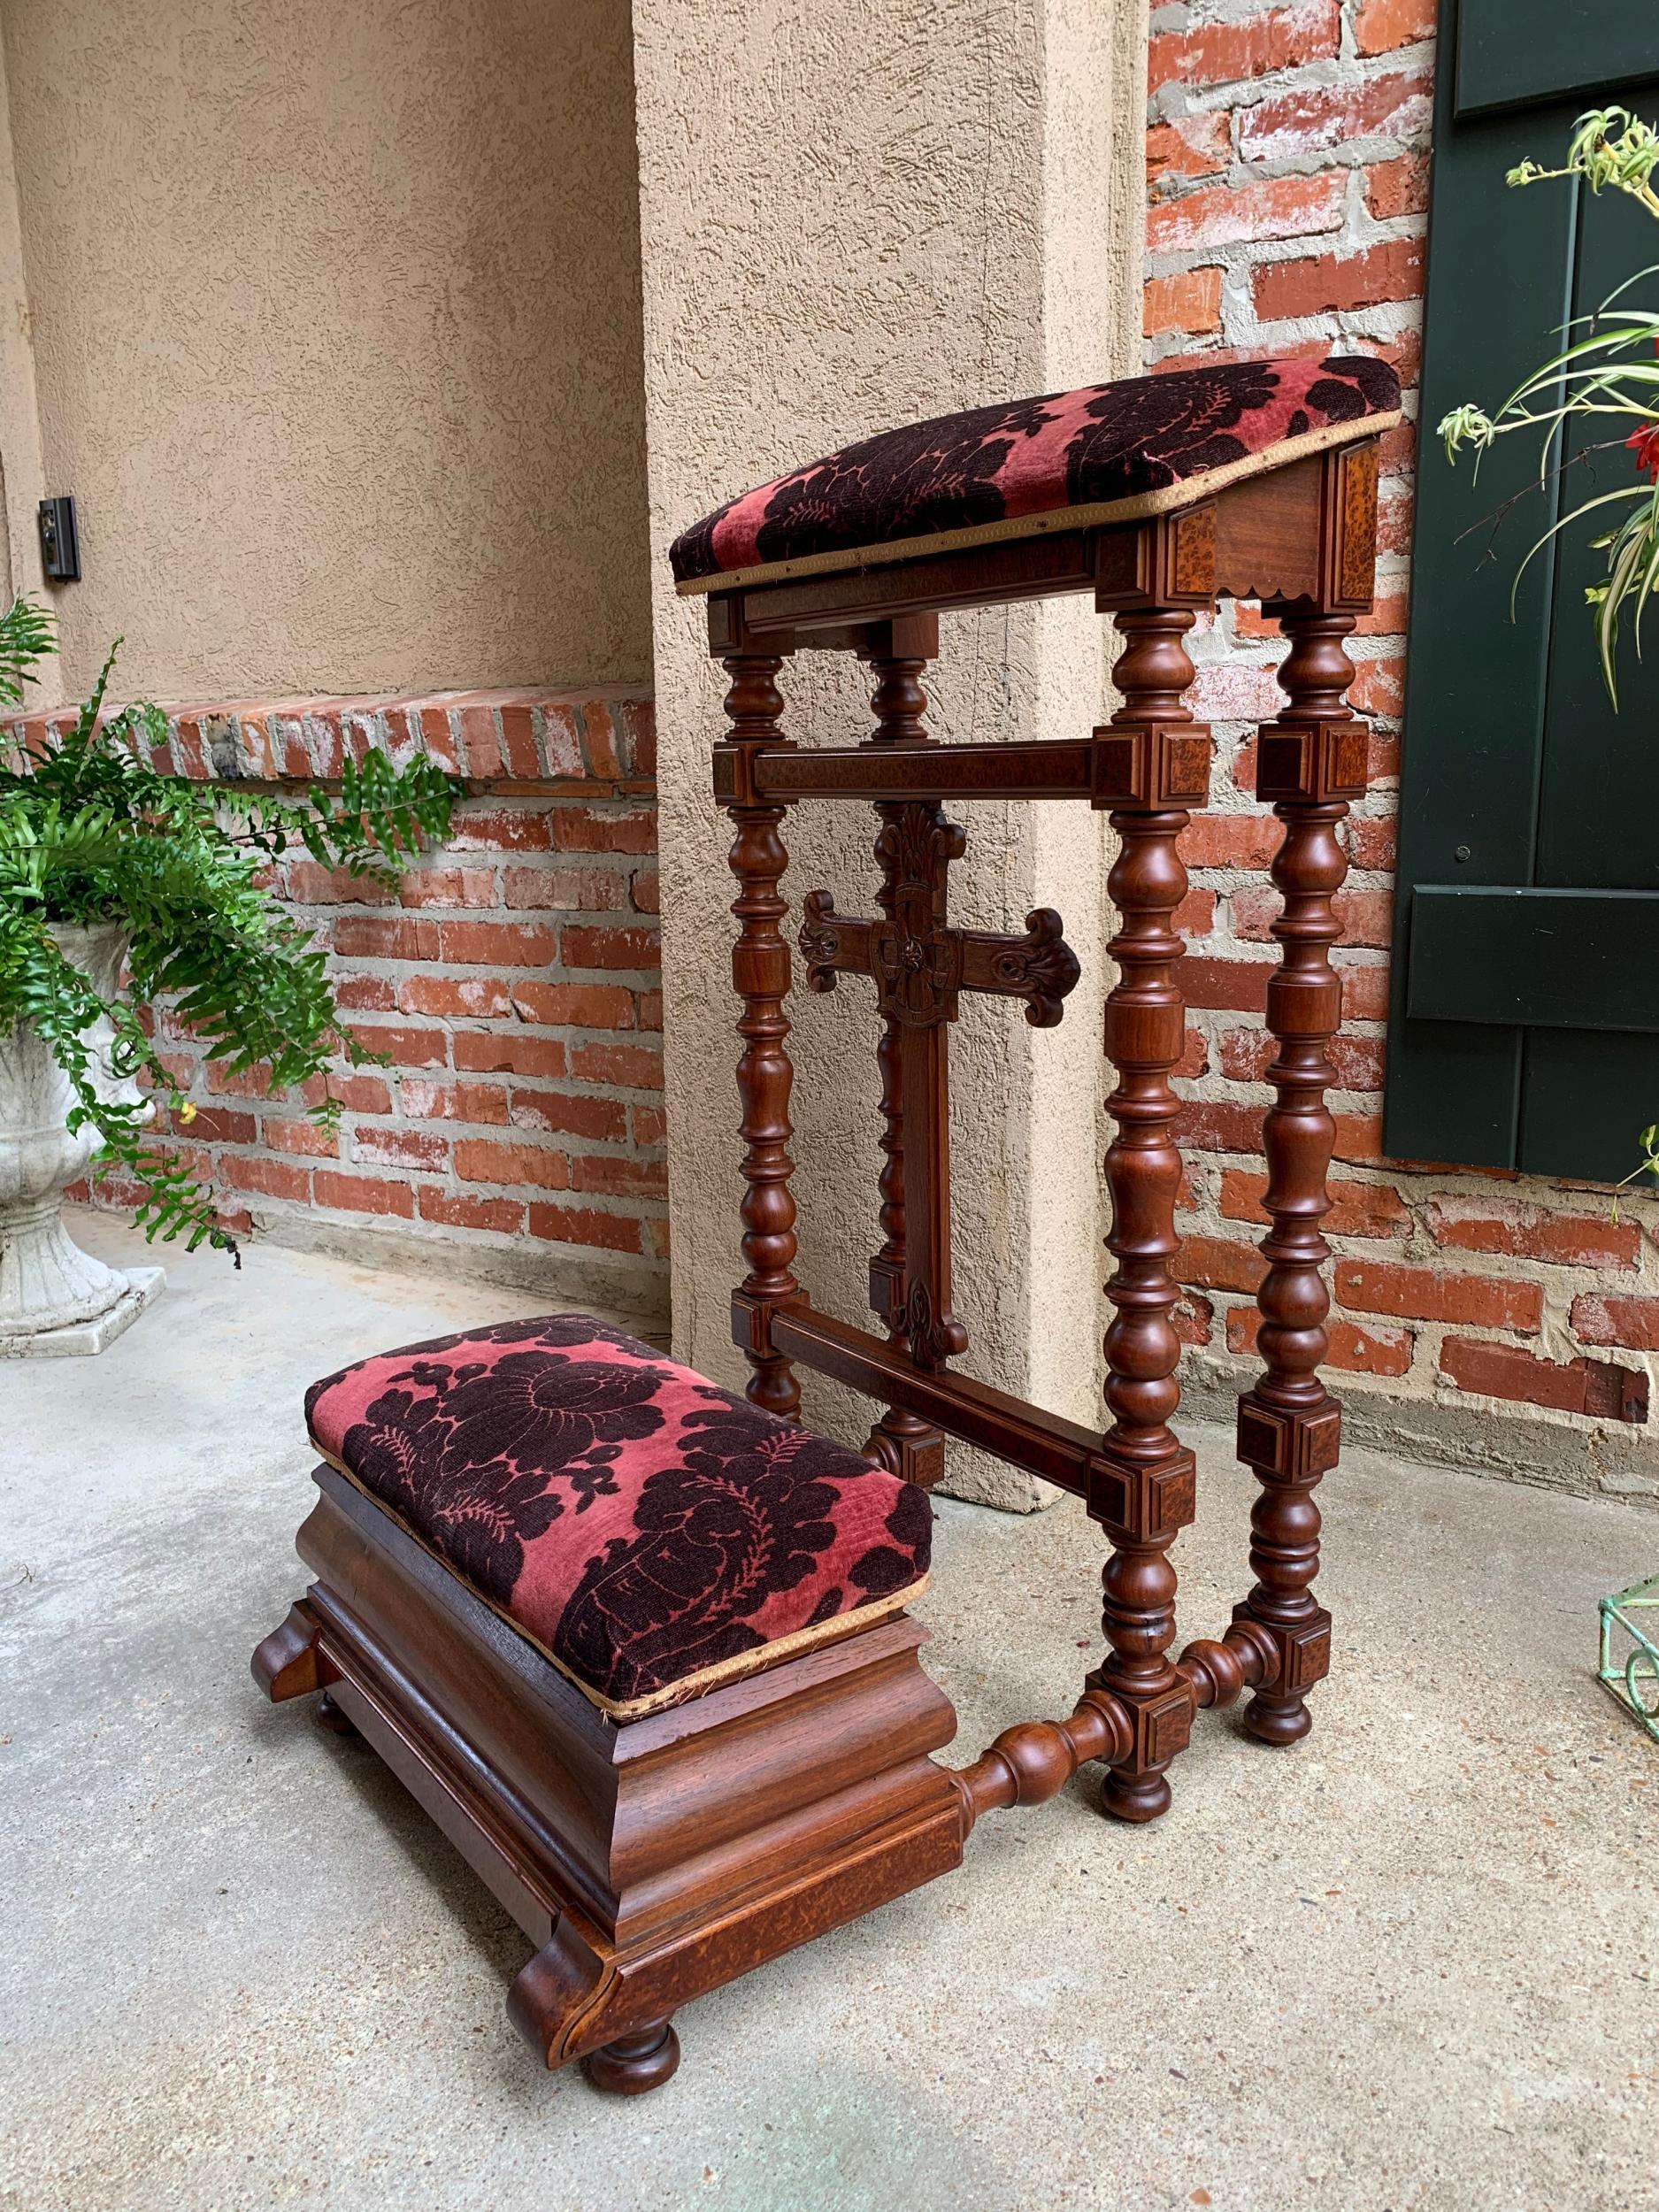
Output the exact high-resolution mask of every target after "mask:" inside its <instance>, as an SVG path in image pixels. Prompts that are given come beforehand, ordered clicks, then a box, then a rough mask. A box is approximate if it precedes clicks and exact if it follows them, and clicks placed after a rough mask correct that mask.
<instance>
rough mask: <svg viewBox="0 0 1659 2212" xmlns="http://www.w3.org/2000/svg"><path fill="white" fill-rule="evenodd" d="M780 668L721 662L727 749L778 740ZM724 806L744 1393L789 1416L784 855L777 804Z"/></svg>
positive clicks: (791, 1230)
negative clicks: (778, 1316)
mask: <svg viewBox="0 0 1659 2212" xmlns="http://www.w3.org/2000/svg"><path fill="white" fill-rule="evenodd" d="M782 665H783V663H782V661H781V659H780V658H779V657H777V656H775V655H763V654H753V653H743V654H734V655H733V656H731V657H728V658H727V659H726V662H725V663H724V666H725V668H726V672H727V674H728V675H729V676H730V677H731V679H732V687H731V689H730V691H728V692H727V694H726V713H727V715H728V716H729V717H730V718H731V723H732V741H733V744H734V745H742V746H745V747H747V748H749V749H757V748H758V747H761V746H766V745H779V744H781V743H783V741H784V738H783V733H782V731H781V730H780V727H779V720H778V718H779V717H780V714H781V713H782V711H783V696H782V694H781V693H780V691H779V689H778V687H777V684H776V682H775V681H774V678H775V677H776V675H777V673H778V671H779V670H780V668H781V667H782ZM727 812H728V813H729V815H730V816H731V818H732V821H733V825H734V826H735V827H736V830H737V837H736V840H735V841H734V842H733V847H732V850H731V855H730V860H729V865H730V867H731V870H732V873H733V875H734V876H735V877H736V878H737V881H738V895H737V897H736V899H735V901H734V902H733V907H732V911H733V914H734V915H735V916H736V917H737V919H738V923H739V934H738V941H737V943H736V944H735V945H734V946H733V949H732V980H733V984H734V986H735V987H736V989H737V992H738V995H739V996H740V997H741V999H742V1001H743V1015H742V1018H741V1021H740V1022H739V1023H738V1025H737V1032H738V1034H739V1036H740V1037H741V1038H742V1040H743V1055H742V1058H741V1060H740V1061H739V1063H738V1069H737V1087H738V1091H739V1094H741V1099H742V1102H743V1118H742V1122H741V1134H742V1138H743V1142H744V1145H745V1148H746V1149H745V1151H744V1154H743V1181H744V1184H745V1186H746V1187H745V1191H744V1195H743V1204H742V1219H743V1257H744V1259H745V1260H746V1261H747V1263H748V1265H749V1272H748V1274H747V1275H746V1276H745V1277H744V1279H743V1282H742V1286H741V1288H740V1290H739V1291H738V1293H737V1297H736V1301H735V1304H736V1307H737V1308H738V1309H739V1310H747V1313H748V1317H749V1340H748V1342H747V1344H746V1345H745V1347H744V1349H745V1351H746V1354H747V1356H748V1359H749V1366H750V1368H751V1369H752V1373H751V1374H750V1376H749V1384H748V1394H749V1397H750V1398H751V1399H752V1400H753V1402H755V1404H756V1405H757V1406H764V1408H765V1409H766V1411H767V1412H768V1413H777V1414H782V1415H785V1416H787V1415H789V1414H792V1413H794V1412H795V1410H796V1409H797V1408H798V1407H799V1405H800V1403H801V1386H800V1385H799V1383H797V1382H796V1380H795V1370H794V1369H793V1368H792V1367H791V1366H790V1364H789V1363H788V1361H787V1359H785V1358H783V1357H782V1356H780V1354H779V1353H776V1352H774V1351H773V1350H772V1346H771V1317H772V1313H773V1312H774V1311H775V1310H777V1308H778V1307H779V1306H780V1305H787V1303H788V1302H790V1300H792V1299H794V1298H795V1297H798V1296H799V1294H800V1285H799V1284H798V1283H797V1282H796V1281H795V1275H794V1273H793V1268H794V1264H795V1200H794V1198H793V1197H792V1196H791V1194H790V1191H789V1178H790V1176H791V1175H792V1174H793V1173H794V1172H795V1163H794V1161H793V1160H792V1159H791V1158H790V1156H789V1139H790V1137H791V1136H792V1135H793V1134H794V1131H793V1129H792V1127H791V1125H790V1121H789V1091H790V1087H791V1085H792V1083H793V1081H794V1078H795V1071H794V1069H793V1067H792V1066H791V1064H790V1061H789V1055H788V1052H787V1049H786V1041H787V1038H788V1035H789V1017H788V1016H787V1014H786V1013H785V1011H784V1001H785V1000H786V999H787V996H788V994H789V948H788V945H787V943H786V942H785V941H784V938H783V935H782V933H781V931H780V927H779V925H780V922H781V921H782V920H783V918H784V917H785V915H786V914H787V912H788V905H787V901H786V900H785V899H784V898H783V896H782V895H781V894H780V891H779V888H778V886H779V883H780V879H781V878H782V876H783V872H784V871H785V869H786V868H787V866H788V864H789V855H788V852H787V849H786V848H785V845H784V841H783V839H782V837H781V836H780V834H779V830H780V825H781V823H782V821H783V816H784V810H783V809H782V808H781V807H779V806H733V807H729V808H728V809H727Z"/></svg>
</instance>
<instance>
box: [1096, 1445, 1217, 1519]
mask: <svg viewBox="0 0 1659 2212" xmlns="http://www.w3.org/2000/svg"><path fill="white" fill-rule="evenodd" d="M1197 1510H1198V1464H1197V1462H1196V1461H1195V1460H1194V1457H1193V1455H1192V1454H1191V1452H1189V1451H1187V1450H1186V1449H1185V1448H1182V1449H1181V1450H1179V1451H1178V1452H1177V1453H1176V1454H1175V1455H1173V1457H1172V1458H1170V1459H1166V1460H1164V1462H1163V1463H1161V1464H1160V1465H1158V1466H1156V1467H1136V1466H1131V1465H1125V1464H1123V1463H1119V1462H1116V1461H1113V1460H1110V1459H1096V1460H1092V1461H1091V1462H1090V1463H1089V1471H1088V1513H1089V1518H1090V1519H1091V1520H1094V1521H1099V1522H1101V1523H1102V1525H1103V1526H1105V1527H1107V1528H1120V1529H1123V1530H1124V1531H1125V1532H1126V1533H1127V1534H1129V1535H1131V1536H1139V1537H1147V1536H1169V1535H1173V1533H1174V1532H1175V1531H1176V1530H1177V1529H1180V1528H1186V1527H1187V1525H1188V1524H1189V1523H1190V1522H1191V1521H1192V1520H1193V1519H1194V1516H1195V1515H1196V1513H1197Z"/></svg>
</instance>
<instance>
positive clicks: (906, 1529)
mask: <svg viewBox="0 0 1659 2212" xmlns="http://www.w3.org/2000/svg"><path fill="white" fill-rule="evenodd" d="M305 1418H306V1423H307V1425H308V1426H309V1428H310V1431H311V1440H312V1441H313V1442H314V1444H315V1445H316V1447H317V1448H318V1450H319V1452H320V1453H321V1454H322V1455H323V1456H324V1457H325V1458H326V1460H328V1461H329V1462H330V1463H331V1464H332V1465H334V1466H335V1467H337V1468H338V1469H340V1471H342V1473H343V1474H345V1475H347V1476H349V1478H350V1479H351V1480H352V1481H353V1482H355V1483H356V1484H357V1486H359V1488H361V1489H362V1490H364V1491H365V1492H366V1493H367V1494H369V1495H370V1496H371V1497H373V1498H374V1499H375V1500H376V1501H377V1502H379V1503H380V1505H382V1506H384V1507H385V1508H387V1509H388V1510H389V1511H390V1512H392V1513H393V1514H395V1515H396V1517H398V1519H399V1520H401V1521H402V1522H403V1525H405V1527H406V1528H407V1529H408V1530H409V1531H410V1532H411V1533H412V1534H413V1535H414V1536H415V1537H416V1538H418V1539H419V1541H420V1542H421V1543H422V1544H423V1545H424V1546H425V1547H426V1549H427V1550H428V1551H429V1552H431V1553H432V1554H434V1556H435V1557H436V1558H437V1559H439V1560H440V1561H441V1562H442V1564H443V1565H444V1566H446V1567H447V1568H448V1569H449V1571H451V1572H452V1573H454V1574H456V1575H457V1576H458V1577H460V1578H461V1579H462V1580H464V1581H465V1582H466V1583H467V1584H468V1585H470V1586H471V1587H472V1589H473V1590H475V1591H476V1592H477V1593H478V1594H480V1596H482V1597H483V1598H485V1599H486V1600H487V1601H488V1602H489V1603H490V1604H491V1605H492V1606H493V1607H494V1608H495V1610H496V1611H497V1612H498V1613H500V1614H502V1615H503V1617H505V1618H506V1619H508V1620H509V1621H511V1623H512V1624H513V1625H514V1626H515V1627H516V1628H517V1629H518V1632H520V1633H521V1634H523V1635H525V1636H526V1637H527V1638H529V1640H531V1641H532V1642H534V1644H536V1645H537V1646H538V1647H540V1648H541V1650H542V1651H543V1652H544V1653H545V1654H546V1655H547V1656H548V1657H549V1658H550V1659H551V1660H552V1661H553V1663H554V1664H555V1665H556V1666H557V1667H558V1668H559V1669H560V1671H562V1672H563V1673H565V1675H567V1676H568V1677H569V1678H570V1679H571V1680H572V1682H574V1683H575V1684H576V1685H577V1686H578V1687H579V1688H580V1689H581V1690H582V1691H583V1692H584V1693H585V1694H586V1695H587V1696H588V1698H590V1699H591V1700H592V1701H593V1702H594V1703H595V1705H597V1706H599V1707H600V1708H601V1709H602V1710H603V1711H605V1712H608V1713H610V1714H611V1715H613V1716H614V1717H617V1718H619V1719H634V1718H637V1717H640V1716H641V1715H642V1714H644V1713H647V1712H650V1711H653V1710H655V1709H657V1708H658V1707H659V1706H664V1705H671V1704H674V1703H677V1702H679V1701H680V1700H682V1699H684V1698H686V1697H688V1696H693V1695H696V1694H701V1693H703V1692H704V1691H706V1690H709V1689H710V1688H712V1687H714V1686H717V1685H718V1683H721V1682H724V1681H727V1680H731V1679H734V1678H737V1677H738V1676H740V1675H742V1674H746V1673H750V1672H752V1671H754V1670H755V1669H756V1668H757V1667H760V1666H764V1665H769V1664H771V1663H772V1662H773V1661H775V1660H777V1659H780V1658H784V1657H789V1656H793V1655H795V1654H796V1653H798V1652H800V1651H802V1650H803V1649H806V1648H808V1647H810V1646H811V1645H812V1644H814V1643H817V1642H827V1641H830V1640H833V1639H834V1638H837V1637H840V1636H842V1635H845V1634H846V1633H848V1632H849V1630H850V1629H853V1628H856V1627H859V1626H862V1625H864V1624H866V1623H867V1622H869V1621H871V1620H872V1619H875V1618H877V1617H879V1616H880V1615H881V1614H883V1613H887V1612H893V1611H895V1610H897V1609H898V1608H900V1607H901V1606H902V1605H903V1604H904V1602H905V1601H906V1600H907V1599H909V1598H910V1597H912V1596H914V1595H916V1594H917V1593H918V1591H919V1590H920V1589H921V1588H922V1587H923V1586H924V1585H925V1583H926V1576H927V1566H928V1558H929V1553H930V1548H931V1543H932V1533H933V1517H932V1511H931V1509H930V1508H929V1505H928V1502H927V1499H926V1494H924V1493H923V1492H922V1491H920V1490H918V1489H916V1488H915V1487H913V1486H911V1485H910V1484H909V1483H904V1482H901V1481H899V1480H898V1479H897V1478H896V1477H895V1476H893V1475H889V1474H887V1472H885V1471H883V1470H882V1469H880V1468H879V1467H876V1466H873V1465H872V1463H870V1462H869V1461H868V1460H866V1459H863V1458H861V1457H860V1456H859V1455H858V1454H857V1453H856V1452H853V1451H849V1450H848V1448H846V1447H845V1446H844V1445H841V1444H834V1443H831V1442H829V1441H827V1440H826V1439H824V1438H822V1437H818V1436H814V1435H811V1434H810V1433H809V1432H808V1431H806V1430H805V1429H802V1428H797V1427H795V1426H793V1425H790V1424H788V1423H787V1422H783V1421H779V1420H775V1419H774V1418H773V1417H772V1416H771V1415H770V1414H767V1413H763V1412H761V1411H760V1410H759V1409H757V1408H756V1407H754V1406H752V1405H750V1404H749V1402H748V1401H747V1400H745V1399H743V1398H740V1397H736V1396H734V1395H733V1394H732V1393H731V1392H730V1391H727V1390H722V1389H719V1388H718V1387H717V1386H715V1385H714V1384H712V1383H710V1382H707V1381H705V1380H704V1379H703V1377H702V1376H701V1375H699V1374H696V1373H695V1372H694V1371H693V1370H692V1369H690V1368H688V1367H682V1366H681V1365H680V1363H678V1362H677V1361H675V1360H672V1359H670V1358H668V1357H667V1356H665V1355H664V1354H663V1353H660V1352H656V1351H653V1350H652V1349H651V1348H650V1347H649V1345H645V1344H641V1343H639V1342H637V1341H636V1340H634V1338H632V1337H629V1336H625V1335H623V1334H622V1333H620V1332H619V1331H618V1330H615V1329H611V1328H607V1327H605V1326H603V1325H602V1324H601V1323H599V1322H597V1321H593V1320H590V1319H588V1317H586V1316H585V1315H582V1314H551V1315H546V1316H543V1317H541V1318H539V1319H536V1320H531V1321H511V1322H503V1323H502V1324H500V1325H497V1326H495V1327H493V1328H483V1329H476V1330H472V1331H471V1332H469V1333H465V1334H463V1335H460V1336H449V1337H441V1338H437V1339H434V1340H433V1341H432V1342H430V1343H426V1344H412V1345H407V1346H405V1347H404V1348H403V1349H402V1350H401V1351H396V1352H386V1353H382V1354H380V1356H377V1357H375V1358H373V1359H365V1360H359V1361H357V1363H355V1364H354V1365H353V1366H350V1367H347V1368H344V1369H342V1371H341V1372H340V1373H338V1374H335V1375H330V1376H327V1377H326V1378H325V1379H323V1380H322V1381H321V1382H319V1383H314V1384H313V1385H312V1386H311V1389H310V1390H309V1391H308V1392H307V1393H306V1396H305Z"/></svg>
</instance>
